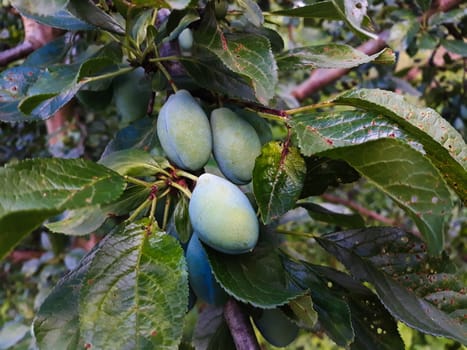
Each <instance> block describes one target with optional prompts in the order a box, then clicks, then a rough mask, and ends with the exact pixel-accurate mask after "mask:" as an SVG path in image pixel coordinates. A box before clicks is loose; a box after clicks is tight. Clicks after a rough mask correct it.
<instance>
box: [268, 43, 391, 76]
mask: <svg viewBox="0 0 467 350" xmlns="http://www.w3.org/2000/svg"><path fill="white" fill-rule="evenodd" d="M385 51H386V50H383V51H380V52H377V53H375V54H373V55H371V56H368V55H366V54H365V53H363V52H361V51H358V50H356V49H354V48H353V47H351V46H348V45H342V44H328V45H317V46H306V47H298V48H295V49H291V50H288V51H284V52H281V53H280V54H279V55H277V56H276V61H277V65H278V67H279V70H281V71H282V70H297V69H309V68H353V67H357V66H359V65H361V64H364V63H368V62H371V61H374V60H376V59H377V58H378V57H379V56H380V55H381V54H383V53H384V52H385Z"/></svg>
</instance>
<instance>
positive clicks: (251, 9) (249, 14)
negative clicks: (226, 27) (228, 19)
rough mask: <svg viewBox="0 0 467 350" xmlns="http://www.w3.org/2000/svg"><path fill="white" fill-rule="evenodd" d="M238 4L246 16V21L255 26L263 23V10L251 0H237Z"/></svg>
mask: <svg viewBox="0 0 467 350" xmlns="http://www.w3.org/2000/svg"><path fill="white" fill-rule="evenodd" d="M238 5H239V6H240V7H241V8H242V10H243V15H244V16H245V17H246V19H247V20H248V22H250V23H251V24H253V25H254V26H255V27H260V26H262V25H263V23H264V17H263V11H261V8H260V7H259V6H258V4H257V3H256V2H254V1H253V0H238Z"/></svg>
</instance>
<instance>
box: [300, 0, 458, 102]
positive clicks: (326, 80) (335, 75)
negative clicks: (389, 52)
mask: <svg viewBox="0 0 467 350" xmlns="http://www.w3.org/2000/svg"><path fill="white" fill-rule="evenodd" d="M459 3H460V0H438V1H435V2H434V3H433V7H432V8H431V9H430V10H428V11H427V12H425V13H424V14H423V15H422V16H421V17H420V18H419V21H426V20H427V19H428V18H430V17H431V16H432V15H434V14H435V13H437V12H445V11H448V10H450V9H451V8H453V7H454V6H456V5H458V4H459ZM388 38H389V31H383V32H382V33H381V34H379V36H378V38H377V39H374V40H369V41H367V42H365V43H363V44H362V45H360V46H359V47H358V48H357V50H360V51H362V52H364V53H366V54H367V55H373V54H375V53H377V52H378V51H380V50H382V49H383V48H385V47H386V44H387V43H386V41H387V40H388ZM349 70H350V69H322V68H319V69H316V70H314V71H313V72H312V73H311V75H310V77H309V78H308V79H306V80H305V81H303V82H302V83H301V84H300V85H298V86H297V87H295V89H293V90H292V95H293V96H294V97H295V98H297V99H298V100H303V99H304V98H306V97H308V96H309V95H311V94H313V93H314V92H316V91H318V90H319V89H321V88H322V87H323V86H326V85H328V84H330V83H332V82H334V81H336V80H337V79H339V78H341V77H342V76H344V75H345V74H347V72H348V71H349Z"/></svg>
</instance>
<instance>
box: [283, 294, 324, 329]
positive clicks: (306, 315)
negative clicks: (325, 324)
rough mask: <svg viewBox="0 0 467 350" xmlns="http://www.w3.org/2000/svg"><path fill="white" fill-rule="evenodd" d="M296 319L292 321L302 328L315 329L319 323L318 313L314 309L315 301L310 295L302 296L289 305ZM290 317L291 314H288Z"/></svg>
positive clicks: (293, 318)
mask: <svg viewBox="0 0 467 350" xmlns="http://www.w3.org/2000/svg"><path fill="white" fill-rule="evenodd" d="M288 306H289V307H290V309H291V310H292V312H293V314H294V317H291V319H292V320H293V321H294V322H295V323H296V324H297V325H298V326H299V327H301V328H307V329H310V330H311V329H313V327H315V325H316V322H317V321H318V313H317V312H316V311H315V310H314V309H313V300H312V299H311V297H310V296H309V295H302V296H299V297H298V298H295V299H294V300H291V301H290V302H289V304H288ZM287 315H288V316H290V314H287Z"/></svg>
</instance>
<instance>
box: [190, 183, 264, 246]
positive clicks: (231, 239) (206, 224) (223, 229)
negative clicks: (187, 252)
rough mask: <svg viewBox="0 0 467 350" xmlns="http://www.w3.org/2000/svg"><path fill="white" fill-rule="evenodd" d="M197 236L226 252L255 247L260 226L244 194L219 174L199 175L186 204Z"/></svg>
mask: <svg viewBox="0 0 467 350" xmlns="http://www.w3.org/2000/svg"><path fill="white" fill-rule="evenodd" d="M188 212H189V215H190V220H191V224H192V226H193V229H194V231H196V232H198V237H199V238H200V240H202V241H203V242H204V243H206V244H207V245H209V246H210V247H212V248H214V249H216V250H218V251H221V252H224V253H227V254H241V253H246V252H249V251H251V250H253V248H254V247H255V246H256V243H257V241H258V236H259V225H258V220H257V218H256V214H255V211H254V209H253V207H252V206H251V204H250V201H249V200H248V198H247V196H246V195H245V194H244V193H243V192H242V191H241V190H240V189H239V188H238V187H237V186H235V185H234V184H232V183H231V182H229V181H228V180H225V179H223V178H221V177H219V176H216V175H212V174H203V175H201V176H200V177H199V179H198V181H197V183H196V187H195V189H194V190H193V194H192V196H191V199H190V204H189V207H188Z"/></svg>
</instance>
